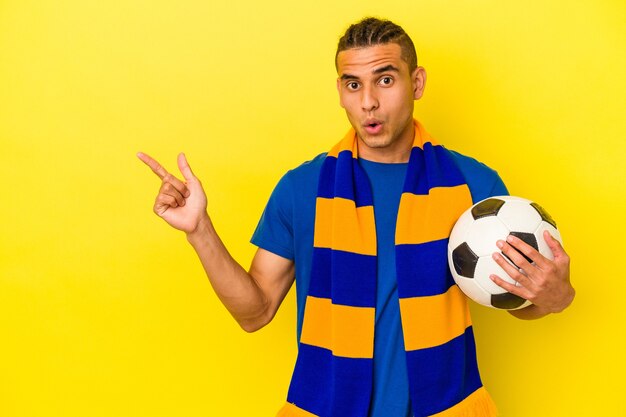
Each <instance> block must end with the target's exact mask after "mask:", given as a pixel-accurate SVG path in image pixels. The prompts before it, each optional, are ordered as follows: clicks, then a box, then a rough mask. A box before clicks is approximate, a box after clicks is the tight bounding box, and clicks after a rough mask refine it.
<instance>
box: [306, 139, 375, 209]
mask: <svg viewBox="0 0 626 417" xmlns="http://www.w3.org/2000/svg"><path fill="white" fill-rule="evenodd" d="M339 159H340V161H338V160H337V158H335V157H332V156H327V157H326V159H325V160H324V166H323V168H322V170H321V172H320V182H319V188H318V191H317V195H318V197H322V198H334V197H341V198H345V199H347V200H352V201H354V202H355V204H356V206H357V207H362V206H372V205H374V200H373V196H372V193H371V191H370V190H371V185H370V182H369V178H367V174H366V173H365V171H363V169H362V168H361V166H360V165H359V164H352V163H351V160H352V159H353V158H352V154H351V153H350V152H349V151H343V152H340V153H339ZM337 167H339V171H337ZM335 174H338V175H339V177H335ZM335 178H353V179H354V182H349V181H338V183H337V184H336V183H335V181H334V180H335ZM355 188H356V195H355Z"/></svg>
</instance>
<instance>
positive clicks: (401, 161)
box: [138, 18, 574, 417]
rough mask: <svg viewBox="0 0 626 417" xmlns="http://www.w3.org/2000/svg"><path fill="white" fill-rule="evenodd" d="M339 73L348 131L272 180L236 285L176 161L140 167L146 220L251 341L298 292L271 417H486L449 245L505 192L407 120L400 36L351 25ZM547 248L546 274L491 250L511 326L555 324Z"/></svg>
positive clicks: (558, 259)
mask: <svg viewBox="0 0 626 417" xmlns="http://www.w3.org/2000/svg"><path fill="white" fill-rule="evenodd" d="M335 64H336V68H337V73H338V79H337V90H338V92H339V98H340V103H341V106H342V107H343V108H344V109H345V110H346V114H347V116H348V120H349V121H350V124H351V125H352V130H350V132H348V134H347V135H346V137H345V138H344V139H343V140H342V141H340V142H339V143H338V144H337V145H336V146H335V147H333V149H331V151H330V152H328V153H324V154H321V155H318V156H317V157H316V158H314V159H313V160H311V161H309V162H306V163H304V164H302V165H301V166H299V167H298V168H296V169H294V170H291V171H289V172H288V173H287V174H286V175H285V176H284V177H283V178H282V179H281V180H280V182H279V183H278V185H277V186H276V189H275V190H274V192H273V193H272V196H271V198H270V200H269V202H268V205H267V207H266V209H265V211H264V213H263V216H262V218H261V220H260V222H259V225H258V227H257V230H256V231H255V233H254V236H253V238H252V242H253V243H254V244H256V245H257V246H258V247H259V248H258V250H257V252H256V254H255V256H254V259H253V261H252V264H251V266H250V269H249V271H248V272H246V271H245V270H244V269H243V268H242V267H241V266H240V265H239V264H238V263H237V262H236V261H235V260H233V258H232V257H231V256H230V255H229V253H228V251H227V250H226V248H225V247H224V245H223V244H222V242H221V240H220V239H219V237H218V235H217V234H216V232H215V229H214V228H213V226H212V224H211V220H210V218H209V216H208V214H207V212H206V196H205V193H204V191H203V189H202V186H201V184H200V181H199V180H198V179H197V178H196V177H195V176H194V175H193V173H192V171H191V168H190V167H189V164H188V163H187V161H186V159H185V156H184V155H183V154H180V155H179V157H178V165H179V168H180V171H181V173H182V174H183V177H184V179H185V182H183V181H181V180H179V179H177V178H175V177H174V176H172V175H171V174H169V173H168V172H167V171H166V170H165V169H164V168H163V167H161V166H160V165H159V164H158V163H157V162H156V161H155V160H153V159H152V158H150V157H149V156H148V155H145V154H141V153H140V154H138V156H139V158H140V159H141V160H142V161H143V162H145V163H146V164H147V165H149V166H150V167H151V169H152V170H153V171H154V172H155V173H156V174H157V175H158V176H159V177H160V178H161V179H162V185H161V189H160V191H159V194H158V196H157V198H156V202H155V205H154V211H155V213H156V214H157V215H159V216H161V217H162V218H163V219H164V220H165V221H166V222H168V223H169V224H170V225H172V226H173V227H175V228H177V229H179V230H182V231H184V232H185V233H186V234H187V239H188V241H189V242H190V243H191V245H192V246H193V247H194V249H195V250H196V252H197V254H198V256H199V258H200V260H201V262H202V265H203V266H204V269H205V271H206V273H207V275H208V277H209V280H210V282H211V284H212V285H213V288H214V289H215V292H216V293H217V295H218V297H219V298H220V300H221V301H222V302H223V303H224V305H225V306H226V308H227V309H228V310H229V311H230V313H231V314H232V315H233V317H234V318H235V319H236V320H237V322H238V323H239V324H240V326H241V327H242V328H243V329H244V330H246V331H248V332H252V331H255V330H258V329H260V328H262V327H263V326H265V325H266V324H267V323H269V322H270V321H271V320H272V318H273V317H274V314H275V313H276V311H277V309H278V307H279V306H280V304H281V302H282V300H283V298H284V297H285V295H286V293H287V292H288V290H289V288H290V287H291V285H292V283H293V281H294V278H295V279H296V281H297V286H296V290H297V298H298V341H299V353H298V359H297V362H296V366H295V369H294V374H293V378H292V382H291V386H290V389H289V394H288V398H287V404H286V405H285V406H284V407H283V408H282V409H281V411H280V412H279V415H280V416H315V415H318V416H341V417H343V416H376V417H378V416H387V417H393V416H402V417H403V416H411V415H414V416H427V415H435V414H439V413H441V415H446V416H448V415H449V416H461V415H463V416H492V415H495V414H496V411H495V407H494V405H493V403H492V402H491V399H490V397H489V395H488V394H487V392H486V391H485V390H484V387H482V383H481V382H480V377H479V374H478V369H477V364H476V358H475V351H474V349H475V348H474V340H473V333H472V326H471V320H470V318H469V310H468V308H467V303H466V299H465V297H463V296H462V295H460V292H459V291H458V287H456V285H454V283H453V282H452V280H451V278H450V274H449V272H448V270H447V262H446V259H447V258H446V257H445V246H446V242H447V237H448V234H449V232H450V229H451V226H452V224H453V222H454V220H455V219H456V218H458V216H459V215H460V214H461V212H462V211H464V210H465V209H466V208H467V207H469V206H470V205H471V204H472V203H473V202H476V201H479V200H481V199H484V198H486V197H489V196H491V195H501V194H506V193H507V190H506V188H505V187H504V184H503V183H502V181H501V180H500V178H499V177H498V175H497V174H496V173H495V171H493V170H491V169H489V168H488V167H486V166H485V165H483V164H481V163H479V162H477V161H476V160H474V159H471V158H468V157H465V156H462V155H460V154H458V153H455V152H452V151H448V150H446V149H445V148H443V147H441V146H439V145H437V144H436V143H435V142H434V141H433V140H432V139H431V138H430V136H429V135H428V133H427V132H426V131H425V130H424V128H423V126H421V124H419V122H417V121H416V120H414V119H413V107H414V100H418V99H419V98H420V97H421V96H422V94H423V91H424V86H425V83H426V72H425V70H424V68H423V67H420V66H418V65H417V57H416V54H415V48H414V46H413V43H412V41H411V39H410V38H409V37H408V35H407V34H406V33H405V32H404V30H403V29H402V28H400V27H399V26H397V25H395V24H393V23H392V22H389V21H385V20H379V19H374V18H368V19H364V20H362V21H361V22H359V23H357V24H355V25H352V26H351V27H350V28H349V29H348V30H347V31H346V33H345V34H344V36H343V37H342V38H341V39H340V41H339V45H338V48H337V54H336V62H335ZM544 237H545V239H546V242H547V244H548V245H549V247H550V248H551V249H552V251H553V253H554V261H550V260H548V259H546V258H544V257H543V256H542V255H540V254H539V253H538V252H537V251H535V250H534V249H533V248H531V247H530V246H528V245H526V244H525V243H524V242H522V241H520V240H518V239H512V240H511V241H507V242H498V246H499V247H500V249H501V251H502V253H504V254H505V255H507V256H508V257H509V258H511V259H512V260H513V261H514V262H515V263H516V265H518V266H519V267H520V268H521V269H522V270H523V271H524V272H523V273H521V272H520V271H519V270H517V269H516V268H514V267H512V266H511V265H510V264H509V263H507V262H506V261H505V260H504V258H503V257H502V255H501V254H494V258H495V259H496V261H497V262H498V263H499V264H500V265H501V266H502V267H503V269H504V270H505V271H506V272H507V273H508V274H509V275H510V276H511V277H512V278H513V279H515V280H516V281H517V282H519V284H520V285H519V286H514V285H510V284H509V283H507V282H505V281H503V280H502V279H500V277H496V276H493V277H492V279H493V280H494V282H496V283H497V284H498V285H500V286H502V287H503V288H504V289H506V290H507V291H509V292H511V293H513V294H516V295H519V296H521V297H523V298H526V299H528V300H530V301H532V302H533V304H532V305H531V306H529V307H526V308H524V309H521V310H518V311H511V312H510V313H511V314H513V315H515V316H516V317H519V318H522V319H535V318H539V317H542V316H545V315H546V314H549V313H553V312H559V311H562V310H563V309H564V308H566V307H567V306H568V305H569V304H570V303H571V302H572V300H573V297H574V289H573V288H572V286H571V284H570V282H569V258H568V256H567V254H566V253H565V252H564V251H563V249H562V248H561V246H560V245H559V243H558V242H557V241H556V240H555V239H553V238H552V237H551V236H550V235H549V234H548V233H546V234H545V236H544ZM520 253H523V254H525V255H526V256H528V257H529V258H530V259H532V260H533V261H534V262H533V264H530V263H529V262H528V261H526V260H525V259H524V257H523V256H522V255H521V254H520Z"/></svg>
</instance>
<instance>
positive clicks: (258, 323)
mask: <svg viewBox="0 0 626 417" xmlns="http://www.w3.org/2000/svg"><path fill="white" fill-rule="evenodd" d="M187 240H188V241H189V243H190V244H191V246H193V248H194V249H195V251H196V253H197V254H198V257H199V258H200V262H201V263H202V266H203V267H204V270H205V272H206V274H207V277H208V278H209V281H210V282H211V285H212V287H213V289H214V291H215V293H216V294H217V296H218V298H219V299H220V301H221V302H222V303H223V304H224V306H225V307H226V309H227V310H228V311H229V312H230V314H231V315H232V316H233V317H234V318H235V320H237V322H238V323H239V325H240V326H241V327H242V328H243V329H244V330H246V331H254V330H257V329H258V328H260V327H262V326H263V325H265V324H266V322H267V320H268V306H269V300H268V298H267V296H266V295H265V294H264V293H263V291H262V290H261V288H260V287H259V285H258V284H257V282H256V281H255V279H254V278H253V277H252V276H251V275H250V274H249V273H248V272H247V271H246V270H245V269H244V268H242V267H241V265H239V264H238V263H237V262H236V261H235V260H234V259H233V257H232V256H231V255H230V253H229V252H228V250H227V249H226V247H225V246H224V244H223V243H222V240H221V239H220V237H219V236H218V234H217V232H216V231H215V228H214V227H213V224H212V223H211V220H210V219H209V217H208V216H206V218H205V219H203V220H202V221H201V222H200V223H199V225H198V227H197V228H196V230H194V231H193V232H192V233H188V234H187Z"/></svg>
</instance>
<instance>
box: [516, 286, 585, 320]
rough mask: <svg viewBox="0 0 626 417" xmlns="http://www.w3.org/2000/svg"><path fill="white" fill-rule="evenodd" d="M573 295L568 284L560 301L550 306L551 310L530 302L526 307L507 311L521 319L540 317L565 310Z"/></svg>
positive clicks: (572, 299)
mask: <svg viewBox="0 0 626 417" xmlns="http://www.w3.org/2000/svg"><path fill="white" fill-rule="evenodd" d="M575 296H576V291H575V290H574V288H573V287H571V286H570V288H569V291H565V292H564V294H563V296H562V297H560V300H561V302H560V303H559V304H557V305H555V306H554V307H552V310H550V309H548V308H547V307H545V306H544V307H540V306H538V305H536V304H531V305H529V306H528V307H525V308H522V309H519V310H509V313H511V314H512V315H513V316H515V317H517V318H518V319H522V320H535V319H540V318H542V317H545V316H547V315H548V314H550V313H560V312H561V311H563V310H565V309H566V308H567V307H568V306H569V305H570V304H571V303H572V301H574V297H575Z"/></svg>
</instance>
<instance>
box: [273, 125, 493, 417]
mask: <svg viewBox="0 0 626 417" xmlns="http://www.w3.org/2000/svg"><path fill="white" fill-rule="evenodd" d="M414 124H415V138H414V141H413V148H412V150H411V156H410V158H409V164H408V168H407V174H406V178H405V181H404V187H403V193H402V197H401V200H400V207H399V210H398V218H397V226H396V235H395V244H396V269H397V271H396V272H397V281H398V296H399V299H400V300H399V302H400V316H401V322H402V332H403V337H404V346H405V350H406V363H407V369H408V375H409V391H410V398H411V403H412V408H413V412H414V415H415V417H421V416H432V415H436V416H440V417H461V416H463V417H491V416H495V415H496V409H495V405H494V404H493V402H492V401H491V398H490V397H489V394H488V393H487V392H486V390H485V389H484V387H483V386H482V383H481V380H480V376H479V373H478V366H477V363H476V351H475V344H474V335H473V332H472V322H471V318H470V313H469V308H468V303H467V299H466V298H465V296H464V295H463V294H462V293H461V292H460V290H459V288H458V287H457V286H456V284H455V283H454V281H453V279H452V277H451V275H450V272H449V270H448V264H447V244H448V236H449V234H450V231H451V229H452V226H453V225H454V222H455V221H456V219H458V217H459V216H460V214H461V213H462V212H463V211H464V210H466V209H467V208H468V207H470V206H471V205H472V198H471V194H470V191H469V188H468V186H467V184H466V183H465V180H464V178H463V176H462V174H461V172H460V171H459V169H458V167H457V166H456V164H455V162H454V160H453V157H452V155H451V153H450V151H448V150H447V149H445V148H444V147H443V146H440V145H437V144H436V143H435V142H434V141H433V140H432V139H431V138H430V136H429V135H428V133H427V132H426V131H425V130H424V128H423V127H422V125H421V124H420V123H419V122H417V121H414ZM357 158H358V154H357V139H356V135H355V132H354V130H352V129H351V130H350V132H348V134H347V135H346V136H345V137H344V139H343V140H341V141H340V142H339V143H338V144H337V145H335V146H334V147H333V148H332V149H331V151H330V152H329V153H328V155H327V157H326V159H325V160H324V163H323V165H322V169H321V172H320V179H319V186H318V193H317V200H316V214H315V232H314V248H313V264H312V268H311V283H310V287H309V291H308V295H307V299H306V306H305V310H304V320H303V324H302V334H301V337H300V343H299V348H298V358H297V360H296V365H295V369H294V373H293V377H292V380H291V385H290V387H289V393H288V396H287V404H285V406H284V407H283V408H282V409H281V410H280V411H279V413H278V416H279V417H304V416H307V417H311V416H319V417H367V415H368V410H369V406H370V400H371V392H372V372H373V355H374V324H375V306H376V275H377V273H376V271H377V259H376V226H375V222H374V206H373V196H372V190H371V186H370V183H369V180H368V178H367V175H366V174H365V172H364V171H363V169H362V168H361V166H360V165H359V163H358V160H357Z"/></svg>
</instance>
